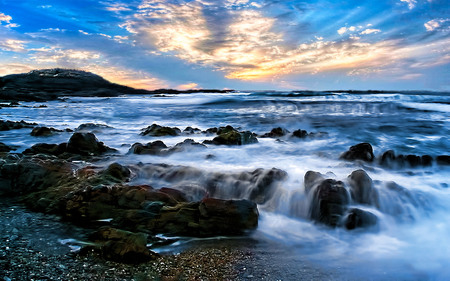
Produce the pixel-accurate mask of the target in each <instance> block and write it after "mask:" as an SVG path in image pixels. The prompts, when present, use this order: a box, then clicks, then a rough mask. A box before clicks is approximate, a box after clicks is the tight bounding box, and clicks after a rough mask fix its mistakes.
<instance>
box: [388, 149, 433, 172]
mask: <svg viewBox="0 0 450 281" xmlns="http://www.w3.org/2000/svg"><path fill="white" fill-rule="evenodd" d="M432 164H433V157H431V156H430V155H422V156H418V155H414V154H408V155H406V156H405V155H402V154H400V155H398V156H396V155H395V152H394V151H393V150H388V151H386V152H384V153H383V155H382V156H381V159H380V165H382V166H385V167H389V168H402V167H404V166H409V167H412V168H414V167H418V166H431V165H432Z"/></svg>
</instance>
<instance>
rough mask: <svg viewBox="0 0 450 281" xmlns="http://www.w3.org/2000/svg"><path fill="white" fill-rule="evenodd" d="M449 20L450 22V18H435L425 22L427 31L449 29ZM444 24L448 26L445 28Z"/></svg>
mask: <svg viewBox="0 0 450 281" xmlns="http://www.w3.org/2000/svg"><path fill="white" fill-rule="evenodd" d="M447 22H450V19H433V20H430V21H428V22H426V23H425V24H424V26H425V28H426V30H427V31H434V30H439V29H441V30H445V29H447V30H449V29H450V28H449V26H448V24H446V23H447ZM443 26H447V27H446V28H443Z"/></svg>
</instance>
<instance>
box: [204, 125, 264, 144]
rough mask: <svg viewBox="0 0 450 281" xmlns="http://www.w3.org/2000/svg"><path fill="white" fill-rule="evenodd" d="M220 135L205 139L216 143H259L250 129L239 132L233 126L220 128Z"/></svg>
mask: <svg viewBox="0 0 450 281" xmlns="http://www.w3.org/2000/svg"><path fill="white" fill-rule="evenodd" d="M217 134H218V136H217V137H215V138H214V139H213V140H212V141H204V142H203V143H205V144H215V145H246V144H252V143H257V142H258V139H257V138H256V136H255V134H254V133H252V132H250V131H245V132H238V131H237V130H235V129H234V128H233V127H231V126H227V127H225V128H223V129H220V130H218V132H217Z"/></svg>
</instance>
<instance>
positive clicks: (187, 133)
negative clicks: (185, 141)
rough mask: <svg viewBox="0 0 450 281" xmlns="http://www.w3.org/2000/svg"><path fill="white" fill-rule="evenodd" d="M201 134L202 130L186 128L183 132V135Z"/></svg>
mask: <svg viewBox="0 0 450 281" xmlns="http://www.w3.org/2000/svg"><path fill="white" fill-rule="evenodd" d="M201 132H202V130H200V129H199V128H192V127H186V129H184V130H183V134H186V135H193V134H198V133H201Z"/></svg>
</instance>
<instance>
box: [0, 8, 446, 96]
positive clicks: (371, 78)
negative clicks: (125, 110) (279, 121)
mask: <svg viewBox="0 0 450 281" xmlns="http://www.w3.org/2000/svg"><path fill="white" fill-rule="evenodd" d="M54 67H63V68H76V69H81V70H85V71H90V72H93V73H96V74H99V75H101V76H103V77H104V78H106V79H108V80H110V81H112V82H115V83H120V84H125V85H129V86H132V87H136V88H143V89H157V88H177V89H191V88H216V89H236V90H339V89H340V90H346V89H358V90H369V89H372V90H434V91H450V3H449V2H448V0H377V1H373V0H372V1H368V0H359V1H353V0H347V1H327V0H316V1H314V0H313V1H290V0H284V1H283V0H255V1H252V0H222V1H218V0H191V1H190V0H166V1H161V0H130V1H125V0H123V1H112V0H103V1H91V0H76V1H75V0H74V1H71V0H59V1H56V0H0V76H3V75H7V74H12V73H24V72H28V71H30V70H33V69H42V68H54Z"/></svg>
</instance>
